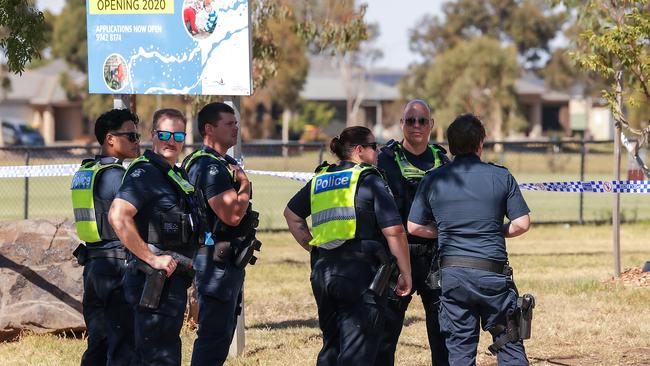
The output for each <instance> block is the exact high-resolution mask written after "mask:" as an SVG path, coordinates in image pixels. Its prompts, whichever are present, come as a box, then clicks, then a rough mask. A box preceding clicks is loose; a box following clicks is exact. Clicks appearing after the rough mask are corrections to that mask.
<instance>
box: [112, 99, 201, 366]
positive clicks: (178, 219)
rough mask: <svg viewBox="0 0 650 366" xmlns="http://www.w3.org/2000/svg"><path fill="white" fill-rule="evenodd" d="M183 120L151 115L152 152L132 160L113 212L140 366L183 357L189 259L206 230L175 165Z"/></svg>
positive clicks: (166, 112) (171, 114)
mask: <svg viewBox="0 0 650 366" xmlns="http://www.w3.org/2000/svg"><path fill="white" fill-rule="evenodd" d="M185 124H186V120H185V117H184V116H183V114H182V113H181V112H179V111H177V110H175V109H161V110H158V111H156V112H155V113H154V116H153V131H152V144H153V150H146V151H145V152H144V154H143V155H142V156H140V157H139V158H138V159H136V160H135V161H134V162H133V163H132V164H131V165H130V166H129V169H128V170H127V172H126V174H125V176H124V181H123V183H122V186H121V187H120V190H119V192H118V193H117V196H116V198H115V200H114V201H113V204H112V205H111V210H110V213H109V219H110V223H111V225H112V226H113V229H115V232H116V233H117V235H118V237H119V238H120V239H121V240H122V242H123V243H124V245H125V246H126V247H127V249H128V250H129V251H130V252H131V254H132V258H131V261H130V262H129V268H128V269H127V271H126V274H125V276H124V288H125V294H126V299H127V301H128V302H129V303H130V304H131V305H132V306H133V308H134V325H135V355H134V362H133V364H136V365H180V363H181V339H180V336H179V334H180V330H181V326H182V325H183V314H184V311H185V305H186V302H187V289H188V287H189V286H190V284H191V282H192V276H191V272H190V271H189V269H188V268H187V267H188V264H187V263H186V260H187V258H192V257H193V256H194V254H195V252H196V248H197V246H198V245H197V242H196V235H195V233H197V232H200V231H201V230H202V227H201V217H200V216H201V215H200V214H199V213H198V212H197V211H196V202H195V201H196V199H195V197H194V187H193V186H192V185H191V184H190V183H189V182H188V181H187V180H186V179H185V177H184V172H183V171H182V170H181V169H180V168H178V167H176V166H175V163H176V161H177V158H178V155H179V153H180V152H181V150H182V148H183V142H184V141H185ZM163 251H164V252H163ZM179 262H180V263H179ZM189 266H191V263H189ZM161 273H162V274H161ZM158 276H163V280H164V286H160V287H155V286H154V285H152V284H156V283H158V281H157V279H158V278H159V277H158ZM165 276H166V279H165V278H164V277H165ZM159 290H161V291H159ZM158 296H159V299H158Z"/></svg>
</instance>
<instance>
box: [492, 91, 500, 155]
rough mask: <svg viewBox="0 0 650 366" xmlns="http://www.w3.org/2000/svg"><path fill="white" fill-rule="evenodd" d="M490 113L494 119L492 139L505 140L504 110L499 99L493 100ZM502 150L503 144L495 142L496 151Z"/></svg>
mask: <svg viewBox="0 0 650 366" xmlns="http://www.w3.org/2000/svg"><path fill="white" fill-rule="evenodd" d="M490 115H491V118H490V119H491V120H492V121H491V122H492V139H493V140H494V141H503V132H502V131H503V110H502V108H501V103H499V101H497V100H493V101H492V108H491V111H490ZM502 150H503V145H502V144H494V152H501V151H502Z"/></svg>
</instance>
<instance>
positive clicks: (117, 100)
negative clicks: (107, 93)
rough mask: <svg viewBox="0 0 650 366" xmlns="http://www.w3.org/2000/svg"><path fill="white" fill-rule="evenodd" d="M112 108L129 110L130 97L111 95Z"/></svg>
mask: <svg viewBox="0 0 650 366" xmlns="http://www.w3.org/2000/svg"><path fill="white" fill-rule="evenodd" d="M113 108H115V109H127V108H131V95H130V94H113Z"/></svg>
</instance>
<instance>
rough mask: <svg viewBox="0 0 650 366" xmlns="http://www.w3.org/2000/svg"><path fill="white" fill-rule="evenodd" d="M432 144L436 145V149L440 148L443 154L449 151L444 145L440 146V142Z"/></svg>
mask: <svg viewBox="0 0 650 366" xmlns="http://www.w3.org/2000/svg"><path fill="white" fill-rule="evenodd" d="M431 146H433V147H435V148H436V149H438V150H440V152H441V153H443V154H446V153H447V150H446V149H445V148H444V147H442V146H440V145H438V144H431Z"/></svg>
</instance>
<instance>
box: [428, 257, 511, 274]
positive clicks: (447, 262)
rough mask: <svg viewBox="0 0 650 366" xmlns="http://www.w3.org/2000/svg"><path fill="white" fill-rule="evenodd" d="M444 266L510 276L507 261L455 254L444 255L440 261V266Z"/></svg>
mask: <svg viewBox="0 0 650 366" xmlns="http://www.w3.org/2000/svg"><path fill="white" fill-rule="evenodd" d="M446 267H465V268H473V269H480V270H483V271H488V272H493V273H498V274H502V275H506V276H512V267H510V266H509V265H508V262H497V261H493V260H489V259H481V258H474V257H465V256H455V255H450V256H444V257H442V259H441V261H440V268H446Z"/></svg>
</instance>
